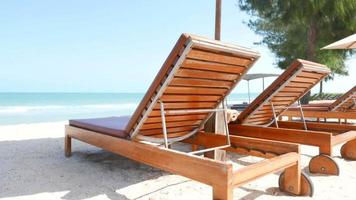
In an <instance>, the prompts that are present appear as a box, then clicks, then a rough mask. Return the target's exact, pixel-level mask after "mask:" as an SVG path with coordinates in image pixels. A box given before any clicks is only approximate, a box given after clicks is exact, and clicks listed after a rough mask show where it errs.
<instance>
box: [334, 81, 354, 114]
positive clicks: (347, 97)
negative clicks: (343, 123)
mask: <svg viewBox="0 0 356 200" xmlns="http://www.w3.org/2000/svg"><path fill="white" fill-rule="evenodd" d="M355 104H356V86H354V87H353V88H352V89H351V90H349V91H348V92H346V93H345V94H344V95H342V96H341V97H339V98H338V99H337V100H336V101H334V102H333V103H332V104H331V105H330V106H329V110H330V111H341V112H345V111H351V112H356V105H355Z"/></svg>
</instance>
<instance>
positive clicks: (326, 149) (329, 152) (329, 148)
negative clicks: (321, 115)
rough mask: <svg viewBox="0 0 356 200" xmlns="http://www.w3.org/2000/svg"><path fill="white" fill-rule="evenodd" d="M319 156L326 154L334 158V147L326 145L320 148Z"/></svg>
mask: <svg viewBox="0 0 356 200" xmlns="http://www.w3.org/2000/svg"><path fill="white" fill-rule="evenodd" d="M319 154H325V155H328V156H332V146H331V144H324V145H322V146H320V147H319Z"/></svg>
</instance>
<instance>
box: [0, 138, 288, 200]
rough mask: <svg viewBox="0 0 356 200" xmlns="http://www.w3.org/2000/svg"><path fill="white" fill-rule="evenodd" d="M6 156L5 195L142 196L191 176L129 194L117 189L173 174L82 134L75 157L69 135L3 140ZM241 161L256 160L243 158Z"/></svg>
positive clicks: (1, 154)
mask: <svg viewBox="0 0 356 200" xmlns="http://www.w3.org/2000/svg"><path fill="white" fill-rule="evenodd" d="M0 161H1V164H0V176H1V179H0V185H1V187H0V198H4V197H19V196H26V195H34V194H38V193H54V192H63V195H62V196H61V197H60V198H61V199H67V200H77V199H85V198H90V197H95V196H98V195H104V196H106V197H107V198H109V199H112V200H121V199H123V200H124V199H139V198H145V197H148V196H150V195H151V194H153V193H156V192H159V191H161V190H163V189H166V188H169V187H174V186H177V185H179V184H183V183H186V182H191V181H190V180H186V179H183V178H182V180H178V182H177V181H174V183H172V182H170V183H164V184H160V186H159V187H153V188H151V187H150V188H149V189H148V190H147V191H144V192H139V193H137V194H135V197H127V196H125V195H123V194H120V193H118V192H117V191H118V190H120V189H123V188H126V187H128V186H132V185H135V184H137V183H140V182H143V181H147V180H154V179H158V178H159V177H162V176H166V175H169V174H168V173H165V172H163V171H161V170H158V169H155V168H152V167H150V166H147V165H144V164H140V163H138V162H135V161H132V160H129V159H127V158H125V157H121V156H118V155H116V154H112V153H110V152H106V151H103V150H100V149H98V148H96V147H93V146H90V145H86V144H84V143H81V142H79V141H76V140H74V141H73V155H72V157H70V158H66V157H65V156H64V153H63V138H56V139H53V138H48V139H33V140H20V141H2V142H0ZM234 161H238V160H235V159H234ZM240 164H241V165H248V164H251V163H246V162H242V161H240ZM168 182H169V181H168ZM274 185H275V184H274ZM241 189H242V190H244V191H246V192H248V194H247V195H246V196H245V197H244V198H243V199H255V198H257V197H259V196H261V195H275V194H274V193H275V191H276V190H278V188H268V189H267V190H265V191H259V190H252V189H249V188H247V187H241ZM279 195H284V194H283V193H280V194H279Z"/></svg>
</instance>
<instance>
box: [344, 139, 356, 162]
mask: <svg viewBox="0 0 356 200" xmlns="http://www.w3.org/2000/svg"><path fill="white" fill-rule="evenodd" d="M340 154H341V156H342V157H343V158H344V159H346V160H356V139H353V140H351V141H348V142H346V143H345V144H344V145H342V147H341V149H340Z"/></svg>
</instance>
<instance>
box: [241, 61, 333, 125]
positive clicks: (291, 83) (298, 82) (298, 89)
mask: <svg viewBox="0 0 356 200" xmlns="http://www.w3.org/2000/svg"><path fill="white" fill-rule="evenodd" d="M329 73H330V70H329V69H328V68H327V67H326V66H325V65H321V64H318V63H314V62H310V61H306V60H301V59H298V60H296V61H294V62H293V63H292V65H291V66H290V67H288V68H287V69H286V70H285V71H284V72H283V73H282V74H281V75H280V76H279V77H278V78H277V79H276V80H275V81H274V82H273V83H272V84H271V85H270V86H269V87H268V88H267V89H266V90H264V91H263V92H262V93H261V94H260V95H259V96H258V97H257V98H256V99H255V100H254V101H253V102H252V103H251V104H250V105H249V106H248V107H247V108H246V109H245V110H244V111H243V112H242V113H241V114H240V115H239V116H238V118H237V120H236V123H240V124H250V125H258V126H269V125H270V124H271V123H273V121H274V115H273V108H274V111H275V112H274V113H275V114H276V117H278V116H279V115H280V114H281V113H282V112H283V111H285V110H286V109H287V108H288V107H289V106H290V105H292V104H293V103H294V102H296V101H297V100H299V99H300V98H301V97H303V96H304V95H305V94H306V93H307V92H308V91H309V90H310V89H311V88H312V87H313V86H314V85H316V84H317V83H318V82H319V81H320V80H322V79H323V78H324V77H326V76H327V75H328V74H329ZM272 105H273V107H272Z"/></svg>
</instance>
